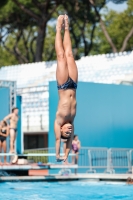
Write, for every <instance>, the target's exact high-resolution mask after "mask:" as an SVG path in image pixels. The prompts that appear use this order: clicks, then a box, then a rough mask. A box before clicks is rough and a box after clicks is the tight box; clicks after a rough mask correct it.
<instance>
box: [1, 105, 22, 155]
mask: <svg viewBox="0 0 133 200" xmlns="http://www.w3.org/2000/svg"><path fill="white" fill-rule="evenodd" d="M18 112H19V110H18V108H13V109H12V113H11V114H9V115H8V116H6V117H5V118H4V121H7V120H10V153H15V140H16V134H17V123H18V119H19V117H18Z"/></svg>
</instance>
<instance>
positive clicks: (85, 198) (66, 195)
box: [0, 181, 133, 200]
mask: <svg viewBox="0 0 133 200" xmlns="http://www.w3.org/2000/svg"><path fill="white" fill-rule="evenodd" d="M119 199H120V200H133V185H126V184H125V183H104V182H78V181H77V182H76V181H74V182H12V183H11V182H5V183H0V200H119Z"/></svg>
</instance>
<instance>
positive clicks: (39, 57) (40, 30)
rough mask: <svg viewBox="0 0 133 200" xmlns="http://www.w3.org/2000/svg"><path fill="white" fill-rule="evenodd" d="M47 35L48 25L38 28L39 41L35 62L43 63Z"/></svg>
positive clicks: (37, 42)
mask: <svg viewBox="0 0 133 200" xmlns="http://www.w3.org/2000/svg"><path fill="white" fill-rule="evenodd" d="M45 34H46V25H45V26H39V27H38V35H37V41H36V53H35V62H41V61H42V54H43V47H44V38H45Z"/></svg>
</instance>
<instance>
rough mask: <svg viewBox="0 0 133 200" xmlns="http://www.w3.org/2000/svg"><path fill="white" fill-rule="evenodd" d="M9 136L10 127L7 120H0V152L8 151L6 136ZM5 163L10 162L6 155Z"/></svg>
mask: <svg viewBox="0 0 133 200" xmlns="http://www.w3.org/2000/svg"><path fill="white" fill-rule="evenodd" d="M8 136H9V127H8V126H7V123H6V121H4V120H3V121H1V122H0V153H1V152H2V150H3V152H4V153H6V138H7V137H8ZM0 164H2V163H1V160H0ZM4 164H8V163H7V161H6V156H4Z"/></svg>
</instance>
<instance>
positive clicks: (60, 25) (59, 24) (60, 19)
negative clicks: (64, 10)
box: [56, 15, 64, 31]
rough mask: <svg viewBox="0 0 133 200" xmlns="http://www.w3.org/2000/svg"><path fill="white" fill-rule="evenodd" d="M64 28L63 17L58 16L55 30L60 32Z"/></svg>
mask: <svg viewBox="0 0 133 200" xmlns="http://www.w3.org/2000/svg"><path fill="white" fill-rule="evenodd" d="M63 27H64V15H59V17H58V19H57V24H56V30H57V31H61V30H62V29H63Z"/></svg>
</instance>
